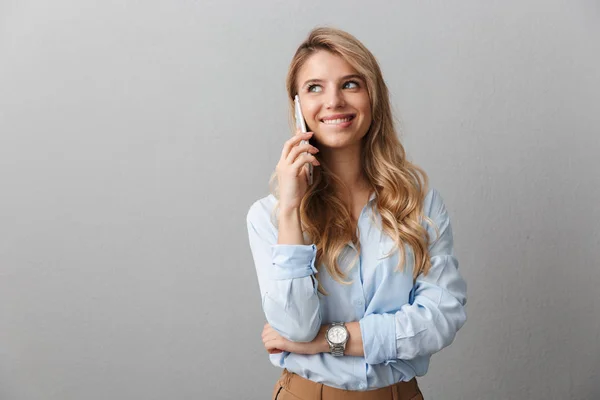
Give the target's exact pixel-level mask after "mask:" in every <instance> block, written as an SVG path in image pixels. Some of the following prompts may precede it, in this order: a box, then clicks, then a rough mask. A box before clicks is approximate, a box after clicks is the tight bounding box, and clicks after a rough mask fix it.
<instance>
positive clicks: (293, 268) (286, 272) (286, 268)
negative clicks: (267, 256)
mask: <svg viewBox="0 0 600 400" xmlns="http://www.w3.org/2000/svg"><path fill="white" fill-rule="evenodd" d="M316 257H317V246H315V245H314V244H310V245H300V244H274V245H271V260H272V262H273V268H272V269H271V278H273V279H277V280H282V279H293V278H304V277H305V276H309V275H313V274H316V273H317V269H316V268H315V259H316Z"/></svg>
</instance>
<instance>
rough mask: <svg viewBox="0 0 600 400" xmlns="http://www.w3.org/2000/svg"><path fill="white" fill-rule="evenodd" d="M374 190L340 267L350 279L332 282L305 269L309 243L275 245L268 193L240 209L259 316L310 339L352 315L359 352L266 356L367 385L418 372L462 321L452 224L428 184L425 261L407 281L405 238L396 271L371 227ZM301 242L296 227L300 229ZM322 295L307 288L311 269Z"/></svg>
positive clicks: (374, 224) (355, 386)
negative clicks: (355, 242) (426, 266)
mask: <svg viewBox="0 0 600 400" xmlns="http://www.w3.org/2000/svg"><path fill="white" fill-rule="evenodd" d="M374 199H375V194H372V195H371V197H370V199H369V202H368V203H367V205H365V207H364V208H363V210H362V212H361V214H360V217H359V220H358V233H359V239H360V245H361V254H360V257H359V259H358V260H357V261H356V263H355V265H354V267H353V268H351V269H350V270H349V271H348V272H347V274H348V279H350V280H352V284H351V285H343V284H341V283H338V282H336V281H334V280H333V279H332V278H331V276H330V275H329V274H328V273H327V269H326V268H325V267H324V266H323V267H320V268H315V257H316V246H315V245H314V244H306V245H285V244H277V237H278V234H277V228H276V227H275V225H273V223H272V222H271V219H270V216H271V211H272V209H273V207H274V205H275V203H276V199H275V197H274V196H273V195H269V196H267V197H264V198H262V199H260V200H258V201H256V202H255V203H254V204H253V205H252V206H251V207H250V210H249V211H248V215H247V227H248V235H249V240H250V248H251V251H252V256H253V258H254V264H255V267H256V272H257V275H258V283H259V286H260V293H261V298H262V308H263V310H264V313H265V316H266V318H267V321H268V323H269V324H270V325H271V326H272V327H273V328H274V329H275V330H276V331H277V332H279V333H280V334H281V335H282V336H283V337H285V338H287V339H289V340H292V341H300V342H308V341H311V340H313V339H314V338H315V336H316V335H317V333H318V330H319V328H320V326H321V325H322V324H328V323H331V322H351V321H359V323H360V330H361V333H362V340H363V347H364V357H355V356H342V357H334V356H333V355H331V354H329V353H321V354H316V355H304V354H294V353H288V352H283V353H279V354H271V355H269V357H270V360H271V363H273V364H274V365H276V366H278V367H281V368H287V369H288V370H289V371H290V372H294V373H296V374H298V375H300V376H302V377H304V378H306V379H310V380H312V381H314V382H319V383H323V384H325V385H328V386H333V387H336V388H340V389H346V390H359V391H360V390H369V389H375V388H380V387H384V386H389V385H392V384H394V383H396V382H399V381H408V380H411V379H412V378H413V377H414V376H422V375H424V374H425V373H426V372H427V369H428V367H429V359H430V357H431V355H432V354H433V353H435V352H437V351H439V350H441V349H442V348H444V347H446V346H448V345H449V344H450V343H452V341H453V340H454V337H455V335H456V332H457V331H458V330H459V329H460V328H461V327H462V326H463V324H464V323H465V321H466V318H467V316H466V312H465V307H464V306H465V304H466V290H467V287H466V283H465V281H464V280H463V278H462V277H461V275H460V273H459V271H458V261H457V259H456V257H455V256H454V250H453V240H452V228H451V225H450V219H449V217H448V212H447V211H446V207H445V206H444V202H443V200H442V198H441V196H440V194H439V193H438V192H437V191H436V190H435V189H430V190H429V192H428V193H427V196H426V198H425V201H424V208H423V212H424V214H425V215H426V216H428V217H429V218H431V219H432V220H433V222H434V223H435V224H436V225H437V226H438V229H439V233H440V235H439V237H437V236H436V231H435V228H433V227H432V226H430V225H429V224H427V223H426V222H425V221H423V222H422V226H424V227H425V228H426V229H427V231H428V232H429V235H430V238H431V241H432V242H431V244H430V246H429V256H430V257H431V269H430V270H429V273H428V274H427V275H426V276H424V275H423V274H420V275H419V276H418V277H417V279H416V282H415V284H414V286H413V278H412V273H413V260H412V257H413V255H412V250H411V248H410V247H409V246H408V245H407V246H405V251H406V256H405V260H406V261H405V265H404V270H403V272H400V271H398V270H397V264H398V259H399V253H398V251H395V252H394V253H393V255H392V256H390V257H389V258H383V257H384V255H386V254H387V253H389V252H390V250H391V249H392V247H393V245H394V242H393V240H392V239H391V238H390V237H389V236H388V235H387V234H385V233H384V232H383V231H382V229H381V216H380V215H379V213H378V212H377V211H376V208H375V207H373V206H374V205H375V204H376V203H375V202H374ZM304 238H305V243H306V242H307V237H306V235H305V236H304ZM355 256H356V248H355V247H354V245H353V244H352V243H351V242H349V243H347V245H346V247H345V249H344V251H343V253H342V254H341V255H340V258H339V262H340V267H341V269H342V271H347V268H349V267H350V263H351V262H352V260H353V259H354V257H355ZM317 270H318V271H319V274H318V278H319V281H320V282H321V284H322V285H323V287H324V289H325V290H326V291H327V292H328V295H327V296H324V295H321V294H320V293H319V292H318V291H317V286H316V284H315V282H314V281H313V278H312V275H313V274H314V273H315V272H317Z"/></svg>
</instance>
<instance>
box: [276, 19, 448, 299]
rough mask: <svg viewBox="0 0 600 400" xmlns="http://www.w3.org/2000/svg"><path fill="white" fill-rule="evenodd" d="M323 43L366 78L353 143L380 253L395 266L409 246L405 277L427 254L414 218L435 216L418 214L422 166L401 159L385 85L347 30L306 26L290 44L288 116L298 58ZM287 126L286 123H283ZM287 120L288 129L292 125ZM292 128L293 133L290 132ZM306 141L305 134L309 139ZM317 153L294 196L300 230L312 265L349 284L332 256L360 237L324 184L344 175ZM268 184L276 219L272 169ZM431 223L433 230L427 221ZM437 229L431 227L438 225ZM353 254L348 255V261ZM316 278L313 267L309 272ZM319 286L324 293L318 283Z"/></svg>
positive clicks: (425, 267) (421, 268)
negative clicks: (365, 111)
mask: <svg viewBox="0 0 600 400" xmlns="http://www.w3.org/2000/svg"><path fill="white" fill-rule="evenodd" d="M321 50H325V51H328V52H331V53H332V54H335V55H337V56H340V57H342V58H343V59H344V60H345V61H346V62H348V64H350V65H351V66H352V67H353V68H354V69H355V70H356V71H357V72H358V73H359V74H360V75H361V76H362V77H363V79H364V80H365V81H366V84H367V90H368V93H369V98H370V103H371V112H372V122H371V126H370V127H369V130H368V132H367V133H366V135H365V136H364V137H363V139H362V143H361V165H362V168H363V171H364V173H365V175H366V177H367V180H368V182H369V184H370V186H371V189H372V190H371V192H373V191H374V192H375V194H376V209H377V211H378V212H379V214H380V215H381V222H382V228H383V230H384V231H385V232H386V233H387V234H388V235H389V236H390V237H391V238H392V239H393V240H394V242H395V246H394V247H393V248H392V251H391V252H390V253H388V254H386V257H389V256H390V255H391V254H393V252H394V251H395V250H399V251H400V253H399V263H398V266H397V269H398V270H403V268H404V264H405V257H406V250H405V246H406V245H407V246H410V248H412V254H413V257H414V258H413V261H414V269H413V279H416V277H417V276H418V275H419V274H421V273H423V274H427V273H428V271H429V269H430V267H431V262H430V260H429V254H428V246H429V243H430V238H429V235H428V233H427V230H426V229H425V228H424V227H423V226H422V225H421V221H423V220H426V221H427V222H428V223H430V224H433V225H434V226H435V224H434V223H433V221H431V219H429V218H427V217H426V216H424V215H423V210H422V208H423V201H424V199H425V195H426V194H427V191H428V188H427V186H428V177H427V174H426V173H425V171H424V170H422V169H421V168H420V167H418V166H416V165H414V164H412V163H411V162H409V161H407V160H406V154H405V150H404V147H403V146H402V144H401V143H400V140H399V139H398V135H397V133H396V129H395V127H394V120H393V117H392V110H391V106H390V100H389V93H388V88H387V86H386V84H385V82H384V80H383V75H382V73H381V69H380V68H379V64H378V63H377V60H376V59H375V57H374V56H373V54H372V53H371V52H370V51H369V50H368V49H367V48H366V47H365V46H364V45H363V44H362V43H361V42H360V41H359V40H358V39H356V38H355V37H354V36H352V35H350V34H349V33H347V32H344V31H342V30H339V29H335V28H329V27H319V28H316V29H313V30H312V31H311V32H310V33H309V35H308V37H307V38H306V40H305V41H304V42H303V43H302V44H301V45H300V46H299V47H298V49H297V51H296V53H295V55H294V57H293V58H292V62H291V64H290V67H289V70H288V74H287V79H286V86H287V91H288V95H289V107H290V122H292V121H293V120H294V119H293V118H294V96H295V95H296V94H297V93H298V84H297V82H296V81H297V75H298V71H299V70H300V68H301V67H302V65H303V64H304V63H305V62H306V60H308V58H309V57H310V56H311V55H312V54H314V53H315V52H317V51H321ZM291 125H292V126H293V124H291ZM294 131H295V128H293V129H292V132H294ZM292 134H293V133H292ZM310 141H311V144H313V145H314V144H315V143H313V139H312V138H311V139H310ZM320 161H321V165H320V167H318V168H315V170H314V174H313V185H311V186H309V188H308V190H307V193H306V194H305V196H304V197H303V199H302V202H301V204H300V218H301V223H302V231H303V234H304V236H305V240H308V243H314V244H315V246H316V248H317V255H316V261H315V266H317V268H320V266H321V265H324V266H325V268H326V269H327V271H328V272H329V274H330V276H331V277H332V278H333V279H334V280H336V281H337V282H339V283H342V284H350V283H351V282H349V281H347V275H346V273H345V272H344V271H342V270H341V269H340V265H339V263H338V258H339V256H340V255H341V253H342V251H343V250H344V247H345V246H346V244H347V243H348V242H350V241H351V242H352V243H353V244H354V245H355V247H356V249H357V250H358V252H357V253H358V254H357V255H356V258H355V261H356V260H357V259H358V255H359V254H360V242H359V240H358V236H357V234H356V228H355V225H354V224H353V222H352V216H351V211H350V210H349V208H348V206H347V205H346V204H345V203H344V202H343V201H342V200H341V199H340V198H339V197H338V196H337V195H336V193H334V192H333V191H332V190H327V189H328V188H331V187H338V188H339V187H344V186H345V185H344V183H343V182H342V181H341V180H340V179H339V177H338V176H336V175H335V174H334V173H333V172H332V171H331V170H330V169H329V168H328V166H327V164H326V162H324V161H323V160H320ZM269 187H270V192H271V194H273V195H274V196H275V198H276V199H277V203H276V205H275V207H274V209H273V213H272V215H271V220H272V222H273V223H274V225H275V226H278V221H277V215H278V208H279V191H278V182H277V174H276V173H275V172H274V173H273V174H272V176H271V179H270V180H269ZM435 229H436V231H437V230H438V228H437V227H435ZM438 235H439V233H438ZM354 265H355V262H352V263H351V268H352V267H353V266H354ZM317 279H318V274H317ZM319 291H320V292H321V293H323V294H326V293H325V291H324V289H323V287H322V286H321V285H320V284H319Z"/></svg>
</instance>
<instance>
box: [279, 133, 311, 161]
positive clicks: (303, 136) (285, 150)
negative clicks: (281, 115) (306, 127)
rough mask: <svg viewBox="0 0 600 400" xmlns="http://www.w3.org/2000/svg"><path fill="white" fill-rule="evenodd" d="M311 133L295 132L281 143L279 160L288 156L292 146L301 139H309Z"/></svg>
mask: <svg viewBox="0 0 600 400" xmlns="http://www.w3.org/2000/svg"><path fill="white" fill-rule="evenodd" d="M312 134H313V133H312V132H307V133H297V134H296V135H294V136H292V137H291V138H290V139H288V140H287V141H286V142H285V144H284V145H283V150H282V151H281V161H282V160H285V159H287V158H288V155H289V154H290V151H291V150H292V149H293V148H294V146H296V145H297V144H298V143H300V141H301V140H308V139H310V138H311V137H312ZM305 151H306V150H305Z"/></svg>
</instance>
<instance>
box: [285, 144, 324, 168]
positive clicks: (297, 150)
mask: <svg viewBox="0 0 600 400" xmlns="http://www.w3.org/2000/svg"><path fill="white" fill-rule="evenodd" d="M306 152H308V153H309V154H313V155H314V154H317V153H318V152H319V149H317V148H316V147H315V146H313V145H311V144H310V143H305V144H299V145H298V146H295V147H294V148H293V149H292V150H291V151H290V154H288V156H287V158H286V161H287V162H288V163H289V164H292V163H294V161H295V160H296V159H297V158H298V155H300V154H305V153H306Z"/></svg>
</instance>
